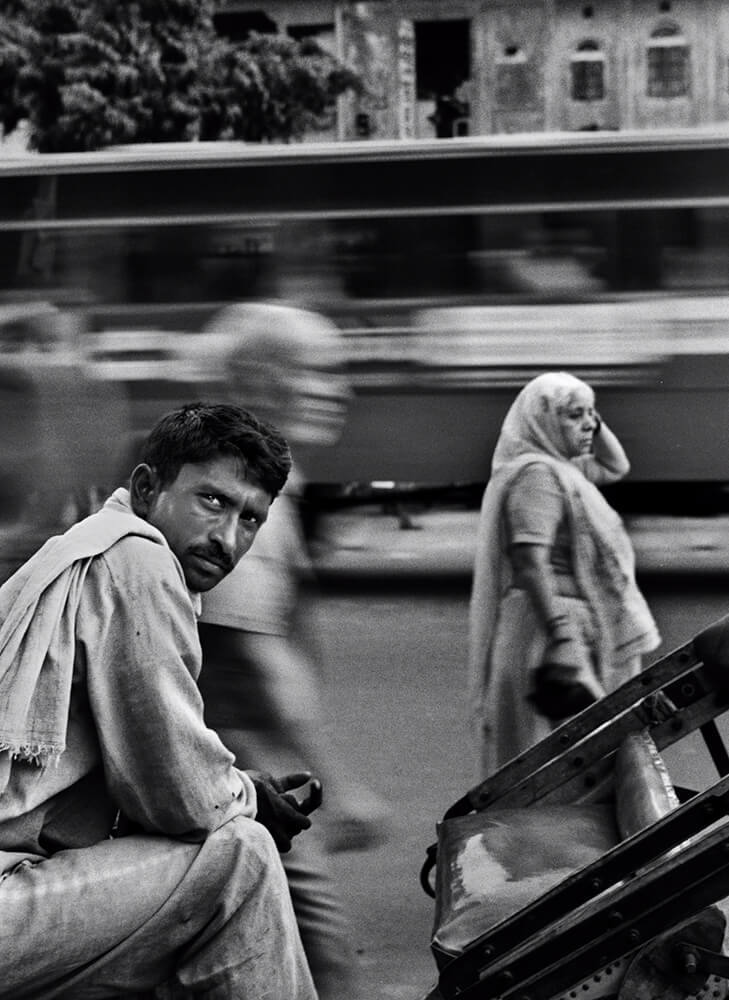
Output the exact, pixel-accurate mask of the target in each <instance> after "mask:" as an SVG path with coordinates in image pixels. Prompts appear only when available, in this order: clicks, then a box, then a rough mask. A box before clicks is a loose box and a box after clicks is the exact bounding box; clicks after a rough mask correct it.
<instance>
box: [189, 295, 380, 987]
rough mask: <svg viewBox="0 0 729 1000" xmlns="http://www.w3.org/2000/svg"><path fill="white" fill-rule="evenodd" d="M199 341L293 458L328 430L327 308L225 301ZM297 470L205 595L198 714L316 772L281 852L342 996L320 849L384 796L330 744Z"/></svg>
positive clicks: (277, 761)
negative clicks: (362, 781)
mask: <svg viewBox="0 0 729 1000" xmlns="http://www.w3.org/2000/svg"><path fill="white" fill-rule="evenodd" d="M199 346H200V349H201V350H203V351H204V352H205V358H206V359H207V363H208V364H209V363H210V359H216V361H215V363H220V361H221V359H224V363H225V364H226V366H227V370H228V377H229V378H228V391H229V392H230V393H231V395H232V397H233V398H234V400H236V401H239V402H240V403H242V404H244V405H245V406H246V408H250V409H251V410H253V411H254V412H255V413H256V414H257V415H260V416H261V418H262V419H264V420H270V421H272V422H274V423H275V424H276V426H278V427H279V428H280V429H281V431H282V432H283V434H284V435H285V436H286V437H287V439H288V440H289V441H290V442H291V447H292V452H293V455H294V462H295V463H296V457H297V451H300V450H301V449H302V448H309V447H311V446H326V445H328V444H332V443H334V442H335V441H336V439H337V437H338V436H339V434H340V432H341V428H342V426H343V421H344V417H345V412H346V411H345V407H346V401H347V396H348V388H347V385H346V382H345V380H344V378H343V375H342V364H341V362H342V360H343V345H342V342H341V334H340V333H339V331H338V330H337V328H336V327H335V326H334V325H333V324H332V323H330V322H329V321H328V320H326V319H325V318H324V317H322V316H321V315H319V314H317V313H314V312H310V311H308V310H303V309H299V308H294V307H290V306H287V305H281V304H264V303H247V304H240V305H232V306H229V307H226V308H224V309H223V310H222V311H221V312H220V313H218V314H217V315H216V316H215V317H214V318H213V320H212V321H211V322H210V324H209V325H208V327H207V328H206V329H205V330H204V331H203V336H202V337H201V338H200V340H199ZM203 367H204V363H203V364H201V365H200V366H199V370H200V371H202V370H203ZM296 471H297V470H295V473H296ZM298 473H299V476H298V479H297V478H296V474H294V477H293V479H294V482H293V483H292V485H291V487H288V486H287V488H286V490H285V491H284V492H283V494H282V495H281V496H280V497H279V500H278V501H277V503H276V505H275V507H272V508H271V513H270V516H269V521H268V524H267V526H266V528H267V530H266V532H262V533H261V534H260V535H259V536H258V538H257V540H256V543H255V544H254V546H253V548H252V549H251V551H250V553H249V554H248V557H247V559H246V561H245V564H243V562H241V563H240V564H239V565H238V566H237V567H236V569H235V570H234V571H233V572H232V573H231V574H230V576H229V577H228V578H227V579H226V580H225V581H223V582H222V583H221V584H220V585H219V586H217V587H215V588H213V590H211V591H210V592H209V593H207V594H206V595H204V598H203V605H202V615H201V619H200V639H201V643H202V649H203V669H202V674H201V678H200V688H201V691H202V694H203V700H204V702H205V712H206V721H207V722H208V724H209V725H210V726H212V727H213V728H214V729H216V730H217V731H218V733H219V735H220V737H221V738H222V740H223V742H224V743H225V744H226V746H228V748H229V749H230V750H232V751H233V753H234V754H235V756H236V760H237V763H238V766H240V767H245V766H248V765H250V766H251V767H253V766H255V767H256V768H258V769H262V770H264V771H270V772H273V773H278V772H279V769H280V768H281V767H288V766H289V764H290V765H292V766H293V765H294V763H296V768H297V769H301V768H304V769H306V770H309V771H311V772H313V773H314V774H315V775H317V776H318V777H320V778H321V780H322V784H323V789H324V806H323V809H322V810H320V812H319V813H318V814H317V820H316V821H315V823H314V825H313V828H312V830H311V831H309V832H310V834H311V836H310V837H309V838H308V840H307V842H306V843H304V842H303V841H301V842H300V843H297V844H296V845H295V846H294V848H293V849H292V851H291V852H290V853H289V854H288V855H287V856H286V857H285V859H284V866H285V868H286V871H287V874H288V877H289V884H290V887H291V893H292V898H293V903H294V909H295V912H296V915H297V919H298V923H299V929H300V932H301V936H302V940H303V942H304V949H305V951H306V954H307V958H308V960H309V964H310V967H311V970H312V974H313V976H314V981H315V984H316V987H317V990H318V992H319V996H320V997H321V1000H334V998H337V1000H341V998H342V997H350V996H351V997H353V998H354V997H356V996H357V983H356V979H357V972H356V964H357V959H356V955H355V951H354V947H353V942H352V936H351V933H350V931H349V927H348V924H347V920H346V917H345V914H344V909H343V906H342V903H341V899H340V895H341V893H340V891H339V889H338V887H337V886H336V885H335V884H334V883H333V880H332V876H331V872H330V868H331V865H330V863H329V862H328V861H327V857H326V855H327V852H328V851H329V850H332V849H340V850H341V849H345V850H346V849H355V848H364V847H367V846H369V845H370V844H372V843H374V842H375V841H376V840H378V839H379V837H380V835H381V828H382V822H381V821H382V816H383V810H382V807H381V804H380V802H379V800H378V799H377V797H376V796H375V795H373V793H372V792H370V791H369V790H368V789H366V788H363V787H358V786H356V785H353V784H352V781H351V779H350V776H349V775H347V774H345V773H343V772H342V769H341V767H340V766H338V764H337V761H336V759H335V758H334V755H333V753H332V752H331V751H330V750H329V749H328V747H327V742H326V728H327V720H326V719H325V718H324V715H323V703H322V681H323V678H322V676H321V670H322V657H321V656H320V655H319V652H318V650H317V640H318V636H317V633H316V623H315V615H316V613H317V606H316V604H317V602H316V600H315V588H314V577H313V572H312V567H311V564H310V561H309V558H308V555H307V550H306V546H305V542H304V537H303V533H302V528H301V521H300V518H299V515H298V511H297V506H298V502H299V498H300V495H301V487H302V486H303V480H302V479H301V470H300V469H299V470H298ZM290 481H291V480H290ZM312 598H313V599H312Z"/></svg>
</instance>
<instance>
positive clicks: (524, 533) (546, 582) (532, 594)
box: [469, 372, 660, 778]
mask: <svg viewBox="0 0 729 1000" xmlns="http://www.w3.org/2000/svg"><path fill="white" fill-rule="evenodd" d="M629 468H630V466H629V462H628V459H627V457H626V455H625V452H624V450H623V448H622V446H621V444H620V442H619V441H618V439H617V437H616V436H615V434H613V432H612V431H611V430H610V428H609V427H607V426H606V425H605V423H604V422H603V421H601V419H600V417H599V415H598V413H597V411H596V409H595V397H594V393H593V391H592V389H591V388H590V386H588V385H586V384H585V383H584V382H582V381H580V380H579V379H577V378H575V377H574V376H572V375H569V374H567V373H565V372H551V373H547V374H544V375H540V376H538V377H537V378H535V379H533V380H532V381H531V382H529V383H528V384H527V385H526V386H525V387H524V388H523V389H522V390H521V392H520V393H519V395H518V396H517V397H516V400H515V401H514V403H513V404H512V406H511V408H510V409H509V411H508V413H507V415H506V418H505V420H504V423H503V426H502V428H501V433H500V436H499V439H498V441H497V444H496V448H495V451H494V457H493V462H492V472H491V478H490V480H489V483H488V486H487V488H486V492H485V494H484V498H483V503H482V507H481V516H480V522H479V528H478V535H477V543H476V554H475V564H474V579H473V589H472V594H471V605H470V634H469V677H470V685H471V696H470V698H471V704H472V706H473V709H474V713H475V720H476V725H477V736H478V745H479V750H480V773H481V777H484V778H485V777H487V776H488V775H490V774H491V773H493V772H494V771H495V770H497V769H498V768H499V767H501V766H502V765H503V764H505V763H506V762H507V761H509V760H510V759H511V758H513V757H515V756H516V755H517V754H519V753H521V752H522V751H524V750H525V749H527V748H528V747H529V746H531V745H532V744H534V743H536V742H537V741H538V740H540V739H542V738H543V737H544V736H546V735H547V734H548V733H549V732H550V731H551V730H552V729H553V728H554V727H555V725H557V724H559V723H560V722H562V721H563V720H564V719H566V718H568V717H569V716H571V715H573V714H574V713H576V712H578V711H580V710H582V709H583V708H585V707H586V706H587V705H589V704H590V703H591V702H593V701H595V700H596V699H598V698H599V697H601V696H602V695H603V694H605V693H607V692H610V691H611V690H613V689H614V688H616V687H617V686H618V685H620V684H622V683H623V682H624V681H626V680H627V679H628V678H629V677H631V676H632V675H634V674H635V673H637V672H638V671H639V670H640V668H641V656H642V654H644V653H646V652H648V651H650V650H652V649H655V648H656V646H658V644H659V642H660V637H659V635H658V631H657V628H656V625H655V622H654V620H653V617H652V615H651V613H650V611H649V609H648V606H647V605H646V602H645V600H644V599H643V596H642V594H641V593H640V591H639V590H638V587H637V585H636V582H635V572H634V555H633V550H632V546H631V543H630V540H629V538H628V536H627V533H626V532H625V529H624V527H623V524H622V521H621V520H620V518H619V517H618V515H617V514H616V512H615V511H614V510H613V509H612V508H611V507H610V506H609V504H608V503H607V501H606V500H605V498H604V497H603V495H602V493H601V492H600V490H599V489H598V488H597V487H598V486H599V485H601V484H606V483H611V482H615V481H617V480H619V479H621V478H622V477H623V476H625V475H626V474H627V472H628V471H629Z"/></svg>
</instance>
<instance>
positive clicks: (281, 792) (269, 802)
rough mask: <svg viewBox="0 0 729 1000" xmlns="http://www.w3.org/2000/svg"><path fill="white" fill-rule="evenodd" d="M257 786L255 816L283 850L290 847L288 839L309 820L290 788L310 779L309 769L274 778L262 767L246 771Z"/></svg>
mask: <svg viewBox="0 0 729 1000" xmlns="http://www.w3.org/2000/svg"><path fill="white" fill-rule="evenodd" d="M247 773H248V775H249V777H250V778H251V780H252V781H253V784H254V785H255V787H256V795H257V796H258V812H257V813H256V819H257V820H258V822H259V823H262V824H263V825H264V826H265V827H266V829H267V830H268V832H269V833H270V834H271V836H272V837H273V839H274V841H275V843H276V846H277V847H278V849H279V851H280V852H281V853H282V854H286V852H287V851H290V850H291V842H292V840H293V839H294V837H295V836H296V835H297V834H298V833H301V831H302V830H308V829H309V827H310V826H311V820H310V819H309V817H308V816H307V815H306V812H305V811H304V810H305V806H302V805H300V804H299V802H298V800H297V799H296V796H295V795H294V794H293V789H295V788H301V787H302V785H305V784H306V783H307V782H308V781H310V780H311V774H310V773H309V772H308V771H297V772H295V773H294V774H284V775H283V776H282V777H280V778H274V777H272V776H271V775H270V774H266V773H265V772H263V771H248V772H247Z"/></svg>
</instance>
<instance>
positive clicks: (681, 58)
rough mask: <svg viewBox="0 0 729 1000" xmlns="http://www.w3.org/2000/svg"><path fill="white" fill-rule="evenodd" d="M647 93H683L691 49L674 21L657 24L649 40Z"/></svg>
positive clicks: (684, 91) (672, 94)
mask: <svg viewBox="0 0 729 1000" xmlns="http://www.w3.org/2000/svg"><path fill="white" fill-rule="evenodd" d="M647 56H648V87H647V92H648V97H663V98H672V97H686V96H688V93H689V76H690V56H691V50H690V47H689V45H688V44H687V42H686V39H685V38H684V36H683V34H682V33H681V30H680V29H679V28H678V26H676V25H664V26H663V27H661V28H657V29H656V30H655V31H654V32H653V34H652V35H651V38H650V41H649V43H648V51H647Z"/></svg>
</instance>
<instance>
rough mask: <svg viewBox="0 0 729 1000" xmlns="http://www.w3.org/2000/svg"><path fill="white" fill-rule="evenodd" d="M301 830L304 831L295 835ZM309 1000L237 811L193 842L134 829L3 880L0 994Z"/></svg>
mask: <svg viewBox="0 0 729 1000" xmlns="http://www.w3.org/2000/svg"><path fill="white" fill-rule="evenodd" d="M303 836H306V834H305V833H304V834H303ZM160 984H166V985H165V988H164V989H163V990H162V991H161V993H160V995H163V996H167V997H175V998H177V997H179V998H187V997H198V998H204V1000H229V998H236V1000H316V992H315V990H314V986H313V983H312V980H311V975H310V973H309V969H308V966H307V964H306V959H305V957H304V953H303V949H302V946H301V940H300V938H299V933H298V930H297V926H296V920H295V918H294V913H293V909H292V905H291V899H290V895H289V890H288V887H287V883H286V876H285V874H284V871H283V867H282V865H281V859H280V857H279V854H278V851H277V849H276V847H275V845H274V843H273V839H272V838H271V836H270V835H269V833H268V831H267V830H265V829H264V827H263V826H261V824H260V823H257V822H255V821H254V820H251V819H247V818H245V817H242V816H238V817H236V818H234V819H232V820H230V821H228V822H227V823H225V824H223V826H221V827H220V828H219V829H218V830H217V831H215V833H213V834H211V835H210V836H209V837H208V839H207V840H206V841H205V842H204V843H202V844H188V843H183V842H181V841H177V840H171V839H169V838H166V837H158V836H150V835H139V836H137V835H134V836H129V837H122V838H119V839H116V840H107V841H103V842H102V843H99V844H97V845H95V846H93V847H89V848H83V849H80V850H68V851H61V852H59V853H58V854H56V855H54V856H53V857H52V858H50V859H48V860H45V861H41V862H39V863H37V864H32V865H27V864H24V865H21V866H19V867H18V868H17V869H16V870H14V871H13V873H12V874H10V875H7V876H5V878H4V879H2V881H0V998H2V1000H60V998H63V1000H72V998H73V1000H87V998H92V997H109V996H117V995H119V994H124V993H134V992H142V991H145V990H150V989H152V988H153V987H157V986H159V985H160Z"/></svg>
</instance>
